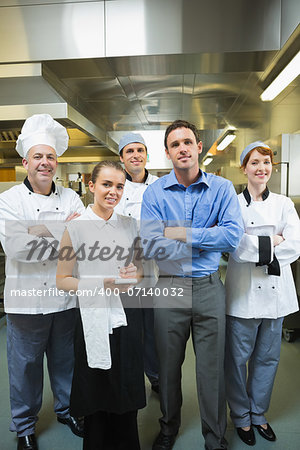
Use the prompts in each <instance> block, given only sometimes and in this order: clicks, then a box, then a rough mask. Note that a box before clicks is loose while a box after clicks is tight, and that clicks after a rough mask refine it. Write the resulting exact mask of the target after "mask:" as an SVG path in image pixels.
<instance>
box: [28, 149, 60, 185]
mask: <svg viewBox="0 0 300 450" xmlns="http://www.w3.org/2000/svg"><path fill="white" fill-rule="evenodd" d="M22 163H23V166H24V167H25V169H26V170H27V174H28V180H29V182H30V184H31V186H32V188H33V190H35V189H36V190H37V191H39V190H41V191H43V190H44V188H45V186H48V185H51V183H52V179H53V177H54V175H55V172H56V168H57V157H56V152H55V150H54V149H53V148H52V147H50V146H49V145H44V144H39V145H34V146H33V147H31V149H30V150H29V152H28V154H27V157H26V159H25V158H24V159H23V161H22Z"/></svg>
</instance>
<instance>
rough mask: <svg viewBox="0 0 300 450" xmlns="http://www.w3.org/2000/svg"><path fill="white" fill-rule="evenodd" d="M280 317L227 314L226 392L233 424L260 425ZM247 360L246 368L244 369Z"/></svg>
mask: <svg viewBox="0 0 300 450" xmlns="http://www.w3.org/2000/svg"><path fill="white" fill-rule="evenodd" d="M282 322H283V318H279V319H241V318H238V317H231V316H227V326H226V359H225V375H226V394H227V400H228V404H229V407H230V415H231V418H232V421H233V423H234V425H235V426H236V427H247V426H250V425H251V423H252V424H253V425H262V424H264V423H266V422H267V419H266V418H265V416H264V414H265V413H266V411H267V410H268V409H269V405H270V400H271V394H272V389H273V385H274V380H275V375H276V371H277V367H278V363H279V357H280V346H281V330H282ZM247 363H248V370H247Z"/></svg>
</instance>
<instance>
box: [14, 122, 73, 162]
mask: <svg viewBox="0 0 300 450" xmlns="http://www.w3.org/2000/svg"><path fill="white" fill-rule="evenodd" d="M68 142H69V136H68V133H67V130H66V129H65V127H63V126H62V125H61V124H60V123H58V122H57V121H56V120H54V119H53V118H52V117H51V116H50V115H49V114H34V115H33V116H31V117H29V118H28V119H26V121H25V123H24V125H23V127H22V130H21V134H20V135H19V137H18V140H17V143H16V150H17V152H18V153H19V155H20V156H22V158H26V156H27V153H28V152H29V150H30V149H31V147H33V146H34V145H39V144H44V145H49V146H50V147H52V148H53V149H54V150H55V152H56V154H57V156H61V155H62V154H63V153H64V152H65V151H66V150H67V148H68Z"/></svg>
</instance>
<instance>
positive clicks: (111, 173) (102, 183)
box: [89, 167, 125, 220]
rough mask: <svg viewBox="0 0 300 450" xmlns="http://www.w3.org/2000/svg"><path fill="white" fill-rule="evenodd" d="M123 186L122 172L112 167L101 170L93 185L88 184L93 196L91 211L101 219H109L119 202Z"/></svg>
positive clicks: (123, 177)
mask: <svg viewBox="0 0 300 450" xmlns="http://www.w3.org/2000/svg"><path fill="white" fill-rule="evenodd" d="M124 184H125V174H124V172H122V171H121V170H117V169H115V168H113V167H103V168H101V170H100V171H99V172H98V176H97V179H96V181H95V183H93V182H92V181H90V182H89V188H90V191H91V192H93V194H94V206H93V211H94V212H95V213H96V214H98V215H99V216H100V217H102V218H103V219H105V220H107V219H109V218H110V217H111V215H112V213H113V209H114V207H115V206H116V205H117V204H118V203H119V201H120V200H121V197H122V194H123V189H124Z"/></svg>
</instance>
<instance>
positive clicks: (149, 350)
mask: <svg viewBox="0 0 300 450" xmlns="http://www.w3.org/2000/svg"><path fill="white" fill-rule="evenodd" d="M119 153H120V160H121V162H122V163H123V164H124V167H125V171H126V183H125V187H124V192H123V196H122V198H121V201H120V203H119V204H118V205H117V206H116V208H115V211H116V212H117V213H118V214H122V215H124V216H128V217H133V218H134V219H136V220H137V221H138V223H139V221H140V216H141V209H142V201H143V195H144V192H145V190H146V189H147V187H148V186H149V184H152V183H154V182H155V181H156V180H157V179H158V177H156V176H155V175H151V173H149V172H148V170H147V169H146V168H145V166H146V163H147V147H146V144H145V141H144V138H143V136H142V135H141V134H139V133H132V132H130V133H127V134H125V135H124V136H122V138H121V140H120V142H119ZM143 270H144V279H143V282H142V284H139V287H142V288H144V289H145V290H144V291H143V295H142V297H141V302H142V306H143V328H144V366H145V373H146V375H147V377H148V379H149V381H150V384H151V388H152V390H153V391H154V392H156V393H159V384H158V360H157V354H156V349H155V340H154V331H153V330H154V318H153V308H152V307H151V306H152V297H151V296H148V297H147V296H146V295H145V294H146V292H147V288H149V287H153V286H155V284H156V282H157V279H158V268H157V266H156V263H155V261H144V262H143Z"/></svg>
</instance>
